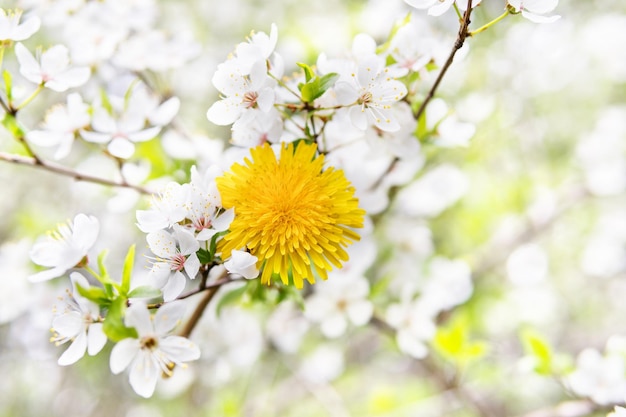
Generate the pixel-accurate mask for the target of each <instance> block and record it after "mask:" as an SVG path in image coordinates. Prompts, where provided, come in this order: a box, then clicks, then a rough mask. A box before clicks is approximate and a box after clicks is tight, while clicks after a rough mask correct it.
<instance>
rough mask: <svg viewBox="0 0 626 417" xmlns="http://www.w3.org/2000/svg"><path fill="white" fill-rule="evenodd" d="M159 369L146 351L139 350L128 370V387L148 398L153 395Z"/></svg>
mask: <svg viewBox="0 0 626 417" xmlns="http://www.w3.org/2000/svg"><path fill="white" fill-rule="evenodd" d="M158 379H159V369H158V368H157V365H156V363H155V361H154V358H153V357H152V355H151V353H150V352H148V351H144V350H141V351H139V354H138V355H137V357H136V358H135V360H134V361H133V364H132V367H131V370H130V378H129V382H130V386H131V387H132V388H133V390H134V391H135V392H136V393H137V394H138V395H140V396H142V397H144V398H150V397H151V396H152V394H154V389H155V387H156V383H157V380H158Z"/></svg>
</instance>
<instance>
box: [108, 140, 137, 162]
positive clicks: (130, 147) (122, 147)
mask: <svg viewBox="0 0 626 417" xmlns="http://www.w3.org/2000/svg"><path fill="white" fill-rule="evenodd" d="M107 150H108V151H109V153H110V154H111V155H113V156H115V157H118V158H120V159H128V158H130V157H131V156H133V154H134V153H135V144H134V143H132V142H131V141H129V140H128V139H126V138H121V137H116V138H113V140H112V141H111V143H109V145H108V146H107Z"/></svg>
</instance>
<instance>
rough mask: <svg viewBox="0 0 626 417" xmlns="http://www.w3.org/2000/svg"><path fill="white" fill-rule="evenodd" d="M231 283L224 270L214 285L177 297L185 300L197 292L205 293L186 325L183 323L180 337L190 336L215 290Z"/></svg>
mask: <svg viewBox="0 0 626 417" xmlns="http://www.w3.org/2000/svg"><path fill="white" fill-rule="evenodd" d="M232 281H233V280H232V279H231V278H230V276H229V275H228V271H226V270H224V272H223V273H222V275H221V276H220V277H219V278H218V279H217V281H215V282H214V283H212V284H208V285H207V286H206V287H204V288H201V289H198V290H194V291H192V292H191V293H189V294H185V296H183V297H179V298H186V297H189V296H191V295H194V294H197V293H199V292H202V291H206V293H205V294H204V297H202V299H201V300H200V302H199V303H198V305H197V306H196V309H195V310H194V311H193V313H192V315H191V317H190V318H189V320H188V321H187V323H185V327H184V328H183V329H182V330H181V332H180V336H183V337H189V336H190V335H191V332H192V331H193V329H194V328H195V327H196V325H197V324H198V322H199V321H200V318H202V315H203V314H204V310H205V309H206V308H207V306H208V305H209V303H210V302H211V300H212V299H213V297H214V296H215V294H216V293H217V290H219V289H220V288H221V286H222V285H224V284H228V283H229V282H232Z"/></svg>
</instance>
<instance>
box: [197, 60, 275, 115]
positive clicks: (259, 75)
mask: <svg viewBox="0 0 626 417" xmlns="http://www.w3.org/2000/svg"><path fill="white" fill-rule="evenodd" d="M212 82H213V85H214V86H215V88H217V90H218V91H219V92H220V93H221V94H222V95H223V98H222V99H221V100H219V101H216V102H215V103H213V105H212V106H211V107H210V108H209V110H208V111H207V118H208V119H209V121H210V122H212V123H215V124H217V125H229V124H232V123H234V122H235V121H237V120H238V119H239V118H244V120H245V121H249V120H250V119H251V118H253V117H255V115H256V114H255V113H253V112H251V111H249V110H251V109H255V108H258V109H259V110H261V112H263V113H268V112H269V111H270V110H271V109H273V107H274V101H275V93H274V87H275V86H276V81H274V80H273V79H272V78H270V77H269V76H268V74H267V64H266V62H265V61H257V62H256V63H255V64H254V65H252V68H251V69H250V74H245V73H244V70H243V69H242V68H240V66H239V62H238V61H237V60H236V59H230V60H228V61H226V62H224V63H222V64H220V65H219V66H218V68H217V71H216V72H215V74H214V75H213V79H212Z"/></svg>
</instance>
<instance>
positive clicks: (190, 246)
mask: <svg viewBox="0 0 626 417" xmlns="http://www.w3.org/2000/svg"><path fill="white" fill-rule="evenodd" d="M174 236H176V239H177V240H178V246H179V248H180V253H182V254H183V255H190V254H192V253H196V251H197V250H198V249H200V244H199V243H198V241H197V240H196V237H195V236H194V235H193V233H191V232H190V231H189V230H187V229H183V228H182V227H176V228H174Z"/></svg>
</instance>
